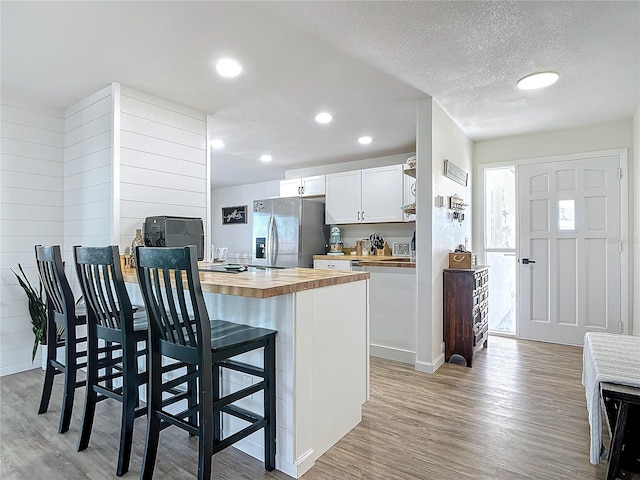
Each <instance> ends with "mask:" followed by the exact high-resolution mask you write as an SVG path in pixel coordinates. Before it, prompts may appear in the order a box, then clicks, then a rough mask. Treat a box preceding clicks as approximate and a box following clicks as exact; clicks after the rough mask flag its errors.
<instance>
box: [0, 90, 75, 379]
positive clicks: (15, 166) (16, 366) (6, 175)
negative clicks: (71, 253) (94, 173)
mask: <svg viewBox="0 0 640 480" xmlns="http://www.w3.org/2000/svg"><path fill="white" fill-rule="evenodd" d="M1 109H2V112H1V115H2V124H1V128H2V130H1V132H0V137H1V142H0V151H1V158H2V163H1V165H0V189H1V190H0V192H1V193H0V212H1V213H0V260H1V261H0V376H1V375H8V374H11V373H15V372H20V371H23V370H27V369H30V368H33V367H34V366H39V365H40V361H39V359H38V358H36V360H35V362H34V363H32V362H31V347H32V345H33V332H32V331H31V319H30V317H29V311H28V309H27V300H26V297H25V295H24V292H23V291H22V289H21V288H20V286H19V285H18V282H17V280H16V279H15V277H14V275H13V273H11V270H10V269H11V268H13V269H16V270H17V266H18V263H20V264H21V265H22V266H23V268H24V269H25V271H26V272H27V275H28V277H29V279H30V281H31V283H32V285H33V286H34V287H36V288H37V285H38V274H37V271H36V268H35V255H34V250H33V247H34V245H36V244H43V245H51V244H62V243H63V233H64V227H63V219H64V216H63V215H64V214H63V184H64V179H63V177H64V164H63V151H64V148H63V147H64V143H63V138H64V114H63V112H61V111H52V110H48V109H44V108H41V107H38V108H33V107H27V106H24V104H20V103H12V102H11V101H8V100H6V99H3V102H2V106H1Z"/></svg>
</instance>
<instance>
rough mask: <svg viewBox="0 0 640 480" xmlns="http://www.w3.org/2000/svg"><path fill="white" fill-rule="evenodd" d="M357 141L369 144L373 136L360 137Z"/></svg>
mask: <svg viewBox="0 0 640 480" xmlns="http://www.w3.org/2000/svg"><path fill="white" fill-rule="evenodd" d="M358 142H359V143H360V144H362V145H369V144H370V143H371V142H373V138H371V137H360V138H359V139H358Z"/></svg>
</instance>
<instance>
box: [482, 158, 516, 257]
mask: <svg viewBox="0 0 640 480" xmlns="http://www.w3.org/2000/svg"><path fill="white" fill-rule="evenodd" d="M484 175H485V182H484V186H485V202H484V204H485V210H484V212H485V214H484V222H485V227H484V231H485V248H487V249H489V248H515V246H516V216H515V211H516V177H515V168H514V167H506V168H493V169H488V170H485V174H484Z"/></svg>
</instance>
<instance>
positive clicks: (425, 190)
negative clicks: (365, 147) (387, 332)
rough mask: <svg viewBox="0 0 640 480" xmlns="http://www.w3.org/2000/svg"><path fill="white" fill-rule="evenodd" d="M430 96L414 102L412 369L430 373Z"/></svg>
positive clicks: (433, 368)
mask: <svg viewBox="0 0 640 480" xmlns="http://www.w3.org/2000/svg"><path fill="white" fill-rule="evenodd" d="M433 103H434V102H433V99H432V98H431V97H429V98H425V99H422V100H419V101H418V106H417V122H416V124H417V127H416V159H417V166H416V289H417V292H418V295H417V300H418V301H417V302H416V309H417V312H416V318H417V319H418V325H417V329H416V330H417V335H416V370H420V371H422V372H427V373H433V372H435V371H436V370H437V369H438V366H439V365H438V363H439V361H438V360H436V361H435V362H434V356H435V355H437V352H440V349H438V350H437V352H432V344H433V340H432V339H433V331H432V325H433V322H434V319H433V318H432V317H431V315H432V313H431V308H432V303H433V292H432V287H433V279H432V268H431V265H432V258H431V254H432V235H431V227H432V223H431V222H432V216H433V200H432V198H433V182H432V177H433V157H432V155H433V136H432V122H433V108H434V107H433Z"/></svg>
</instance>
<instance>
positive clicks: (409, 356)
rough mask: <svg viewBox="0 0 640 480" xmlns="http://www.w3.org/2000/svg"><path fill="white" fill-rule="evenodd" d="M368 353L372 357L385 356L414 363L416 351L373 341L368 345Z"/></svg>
mask: <svg viewBox="0 0 640 480" xmlns="http://www.w3.org/2000/svg"><path fill="white" fill-rule="evenodd" d="M369 354H370V355H371V356H373V357H379V358H386V359H387V360H396V361H398V362H403V363H410V364H414V363H415V361H416V352H412V351H410V350H402V349H400V348H393V347H387V346H385V345H375V344H373V343H372V344H370V345H369Z"/></svg>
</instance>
